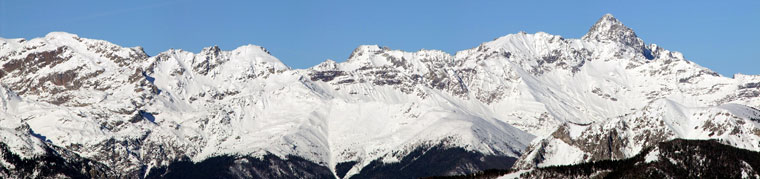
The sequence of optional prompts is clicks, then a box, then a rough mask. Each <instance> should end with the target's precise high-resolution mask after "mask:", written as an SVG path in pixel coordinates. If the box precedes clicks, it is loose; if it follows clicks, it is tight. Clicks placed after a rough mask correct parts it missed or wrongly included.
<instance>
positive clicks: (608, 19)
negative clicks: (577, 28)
mask: <svg viewBox="0 0 760 179" xmlns="http://www.w3.org/2000/svg"><path fill="white" fill-rule="evenodd" d="M583 40H588V41H614V42H620V43H622V44H624V45H627V46H633V47H642V46H644V41H642V40H641V39H639V37H637V36H636V33H635V32H633V30H632V29H631V28H628V27H626V26H625V25H623V23H621V22H620V21H618V20H617V19H616V18H615V17H613V16H612V14H605V15H604V16H602V18H600V19H599V21H597V22H596V24H594V26H591V29H589V30H588V33H586V35H584V36H583Z"/></svg>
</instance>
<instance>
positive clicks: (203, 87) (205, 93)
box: [0, 15, 760, 176]
mask: <svg viewBox="0 0 760 179" xmlns="http://www.w3.org/2000/svg"><path fill="white" fill-rule="evenodd" d="M610 18H611V19H610ZM613 19H614V17H612V16H611V15H610V16H605V17H603V18H602V19H601V20H600V21H599V22H597V24H596V25H595V27H599V28H592V31H591V32H589V34H587V35H586V36H584V38H582V39H565V38H563V37H561V36H557V35H551V34H548V33H544V32H539V33H536V34H527V33H523V32H521V33H517V34H510V35H506V36H504V37H500V38H497V39H495V40H494V41H490V42H486V43H483V44H481V45H479V46H477V47H475V48H472V49H467V50H463V51H459V52H457V53H456V54H454V55H451V54H447V53H445V52H442V51H438V50H421V51H417V52H405V51H400V50H392V49H389V48H386V47H380V46H377V45H364V46H359V47H358V48H357V49H356V50H354V52H353V53H352V55H351V57H350V58H349V59H347V60H346V61H345V62H335V61H332V60H327V61H325V62H323V63H321V64H319V65H316V66H314V67H311V68H308V69H290V68H289V67H287V66H286V65H284V64H283V63H282V62H280V61H279V60H278V59H277V58H275V57H274V56H272V55H270V54H269V52H267V51H266V49H264V48H262V47H259V46H255V45H247V46H242V47H239V48H237V49H234V50H230V51H224V50H221V49H219V48H218V47H208V48H205V49H203V50H202V51H201V52H198V53H193V52H187V51H183V50H175V49H172V50H168V51H166V52H162V53H160V54H158V55H157V56H153V57H148V56H147V55H145V54H144V52H142V49H141V48H140V47H133V48H125V47H120V46H118V45H115V44H111V43H109V42H106V41H102V40H94V39H87V38H80V37H78V36H77V35H73V34H68V33H64V32H53V33H50V34H48V35H47V36H45V37H43V38H36V39H31V40H24V39H0V57H3V58H1V59H0V66H11V65H12V64H13V63H15V62H17V61H21V60H23V59H26V58H27V57H29V56H30V55H33V54H36V53H41V52H49V51H55V50H56V49H62V50H61V51H62V52H61V53H58V54H57V57H60V58H62V59H65V60H60V61H56V63H53V64H55V65H45V66H41V67H39V68H33V67H29V68H28V69H31V70H28V71H23V70H19V69H15V71H8V68H5V69H4V70H5V71H3V72H4V73H2V74H3V75H4V76H0V78H1V79H2V80H3V81H2V85H3V87H2V88H1V89H2V91H3V92H4V93H2V94H3V96H2V97H3V98H2V103H0V104H1V105H2V106H0V107H2V110H3V111H2V113H0V132H2V133H3V135H2V136H3V141H2V142H4V143H7V144H9V145H10V146H11V149H12V150H13V151H23V152H21V153H23V155H22V156H27V157H28V156H33V155H36V154H39V152H41V151H39V149H40V148H39V146H40V144H41V143H40V142H42V141H41V140H38V139H36V138H34V137H32V136H31V135H30V134H28V132H25V131H21V132H19V130H16V128H19V127H22V126H26V125H28V127H29V128H30V129H31V130H33V131H34V132H35V133H38V134H40V135H42V136H45V138H46V139H48V140H50V143H51V144H53V145H58V146H62V147H69V148H72V150H74V151H75V152H77V153H79V154H80V155H83V156H85V157H95V158H103V157H108V156H110V155H105V154H103V153H102V152H101V151H102V150H99V149H104V148H109V147H108V146H104V144H105V143H106V142H107V141H109V140H116V141H134V140H143V142H142V143H141V144H140V145H142V146H141V147H135V146H130V145H124V146H122V145H121V144H119V143H117V144H115V145H119V146H117V147H119V148H117V150H123V152H116V153H117V154H116V155H119V156H122V155H123V156H128V157H125V158H126V159H125V160H126V161H128V162H131V164H135V163H148V164H149V165H151V166H156V165H165V164H168V163H167V162H168V161H165V160H158V159H156V158H155V157H157V156H179V155H187V156H189V157H190V158H191V159H192V160H194V161H200V160H203V159H206V158H209V157H212V156H218V155H227V154H233V155H236V154H237V155H254V156H261V155H264V154H267V153H271V154H274V155H277V156H280V157H287V156H288V155H295V156H300V157H303V158H305V159H307V160H310V161H313V162H315V163H318V164H321V165H326V166H328V167H330V168H333V167H334V166H335V165H336V164H337V163H340V162H346V161H357V162H358V164H357V165H356V166H354V168H352V169H351V170H349V172H348V174H347V176H351V175H353V174H356V173H357V172H358V171H359V170H360V169H361V167H363V166H365V165H367V164H369V162H371V161H373V160H382V161H384V162H394V161H398V160H399V159H400V158H401V157H403V156H405V155H406V154H408V153H409V152H410V151H412V150H414V149H415V148H417V147H430V146H433V145H438V144H441V145H444V146H447V147H462V148H465V149H467V150H470V151H477V152H480V153H483V154H490V155H501V156H512V157H520V155H521V154H523V153H526V155H530V156H535V155H536V153H535V151H524V150H525V148H526V147H528V145H530V144H531V142H533V145H537V144H538V143H540V142H542V141H543V142H546V144H548V145H545V147H547V148H548V149H551V151H549V152H550V153H552V155H547V156H546V158H547V160H546V161H545V162H544V163H541V164H539V165H540V166H544V165H555V164H567V163H576V162H582V161H584V159H583V155H584V154H586V152H585V151H583V150H581V149H579V148H577V147H576V146H573V145H570V144H568V143H566V142H563V141H561V140H559V139H556V138H553V137H552V136H551V135H552V133H553V132H555V130H556V129H557V128H558V127H560V126H568V128H569V130H568V132H569V135H570V137H571V138H572V139H581V138H584V137H585V136H589V135H593V134H594V133H602V132H604V131H605V130H608V129H610V128H615V127H618V126H619V125H629V126H630V125H642V126H647V127H643V128H639V129H633V128H631V129H629V130H626V131H625V132H627V133H629V134H630V138H627V139H626V140H630V141H632V143H635V142H636V141H635V140H634V139H633V137H634V136H635V135H634V134H636V133H637V132H640V131H642V130H658V131H665V132H664V133H663V134H665V135H668V136H669V138H690V139H707V138H720V139H724V140H725V142H726V143H728V144H731V145H734V146H738V147H742V148H747V149H751V150H760V146H758V145H760V143H759V142H758V141H760V132H755V131H760V130H758V128H759V127H760V126H758V125H760V123H758V121H757V119H760V114H758V111H757V110H756V109H754V108H758V107H760V98H758V97H757V94H760V89H758V87H755V86H752V85H751V84H757V83H760V77H758V76H757V75H741V74H737V75H735V76H734V77H733V78H728V77H724V76H721V75H719V74H717V73H715V72H712V71H710V70H709V69H706V68H704V67H701V66H699V65H697V64H695V63H693V62H690V61H688V60H686V59H684V57H683V55H682V54H680V53H678V52H671V51H668V50H665V49H663V48H661V47H659V46H657V45H654V44H650V45H644V44H643V41H641V40H640V39H638V37H636V36H635V34H633V31H630V29H628V28H627V27H625V26H622V24H621V23H619V21H617V20H616V19H614V21H612V20H613ZM619 27H624V28H619ZM594 29H597V30H594ZM621 29H622V31H621V32H617V30H621ZM626 29H627V30H626ZM611 30H615V32H606V31H611ZM599 31H605V32H599ZM629 31H630V32H629ZM610 34H612V35H619V36H621V37H625V38H616V37H613V36H610ZM639 42H641V43H639ZM14 60H16V61H14ZM58 62H59V63H58ZM9 64H11V65H9ZM24 65H27V66H34V65H33V64H24ZM38 65H39V64H38ZM67 71H74V72H76V74H77V75H75V76H76V77H77V78H76V79H77V80H79V81H78V82H81V85H79V86H76V87H74V86H71V85H69V83H71V84H74V82H69V83H66V84H64V85H59V84H57V83H58V81H55V80H48V79H50V78H46V77H50V76H55V75H58V74H63V73H64V72H67ZM46 80H47V81H46ZM30 82H35V83H30ZM36 82H39V83H36ZM27 84H39V85H36V86H34V85H32V86H24V85H27ZM67 85H69V86H67ZM34 89H39V90H34ZM65 97H68V98H69V99H68V100H60V99H62V98H65ZM61 101H63V102H61ZM642 117H647V118H646V120H640V119H642ZM130 119H147V120H136V121H135V120H130ZM708 121H710V122H712V123H713V124H714V125H715V126H719V128H720V129H723V130H722V131H723V132H718V133H712V132H715V130H710V131H708V129H707V127H704V126H706V125H707V124H705V123H707V122H708ZM659 124H662V126H660V125H659ZM695 126H697V127H698V128H697V129H695V128H694V127H695ZM700 126H702V127H700ZM734 128H738V132H739V133H731V131H732V130H733V129H734ZM661 129H662V130H661ZM753 132H755V133H753ZM711 133H712V134H711ZM534 139H536V140H534ZM156 145H166V146H168V147H167V149H166V150H167V152H166V153H161V154H156V153H153V152H152V151H148V150H140V148H149V147H154V146H156ZM72 146H81V147H75V148H74V147H72ZM642 147H643V144H636V145H630V146H628V148H626V149H625V154H626V155H630V156H632V155H635V154H636V153H637V152H638V151H640V150H641V148H642ZM126 151H129V152H126ZM131 164H130V165H123V164H118V163H109V165H119V166H120V167H124V168H123V169H125V170H130V169H135V168H136V167H137V166H136V165H131ZM122 165H123V166H122Z"/></svg>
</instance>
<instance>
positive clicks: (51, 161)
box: [0, 142, 120, 178]
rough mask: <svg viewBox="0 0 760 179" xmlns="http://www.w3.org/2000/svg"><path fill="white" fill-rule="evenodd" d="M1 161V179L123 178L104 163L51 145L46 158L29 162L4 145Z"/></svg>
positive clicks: (37, 157)
mask: <svg viewBox="0 0 760 179" xmlns="http://www.w3.org/2000/svg"><path fill="white" fill-rule="evenodd" d="M0 161H2V162H3V163H4V164H2V165H0V178H120V176H119V174H118V172H115V171H112V170H110V169H109V168H108V167H107V166H106V165H104V164H102V163H99V162H97V161H93V160H90V159H86V158H82V157H80V156H79V155H77V154H75V153H73V152H71V151H68V150H65V149H63V148H59V147H54V146H48V145H45V154H44V155H41V156H36V157H33V158H26V159H25V158H22V157H20V156H19V155H17V154H15V153H13V152H11V150H10V149H9V148H8V145H7V144H5V143H3V142H0ZM11 167H12V168H11Z"/></svg>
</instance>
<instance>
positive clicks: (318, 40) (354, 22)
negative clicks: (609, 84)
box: [0, 0, 760, 76]
mask: <svg viewBox="0 0 760 179" xmlns="http://www.w3.org/2000/svg"><path fill="white" fill-rule="evenodd" d="M605 13H612V14H613V15H615V17H617V18H618V19H619V20H621V21H622V22H623V23H624V24H626V25H627V26H629V27H631V28H633V29H634V30H635V31H636V33H637V34H638V35H639V36H640V37H641V38H642V39H644V41H646V42H647V43H656V44H659V45H661V46H662V47H664V48H666V49H669V50H675V51H680V52H683V53H684V55H685V56H686V58H688V59H689V60H692V61H695V62H697V63H699V64H701V65H702V66H705V67H708V68H711V69H713V70H715V71H717V72H719V73H721V74H723V75H726V76H731V75H732V74H734V73H744V74H760V44H759V43H760V1H754V0H753V1H666V2H663V1H647V0H636V1H626V2H623V1H614V3H613V2H607V1H583V2H580V1H498V2H494V1H440V0H439V1H388V0H386V1H329V2H316V1H287V0H283V1H262V2H248V1H246V2H237V1H110V0H106V1H84V0H82V1H74V2H71V1H30V0H0V37H4V38H27V39H29V38H34V37H41V36H44V35H45V34H47V33H48V32H51V31H66V32H70V33H75V34H78V35H79V36H81V37H86V38H94V39H104V40H108V41H111V42H113V43H116V44H119V45H122V46H143V47H144V48H145V50H146V52H147V53H148V54H149V55H156V54H158V53H159V52H162V51H165V50H168V49H170V48H179V49H185V50H188V51H193V52H198V51H200V49H202V48H203V47H207V46H213V45H219V47H221V48H222V49H224V50H231V49H234V48H236V47H238V46H240V45H245V44H255V45H260V46H263V47H265V48H267V49H269V50H270V52H272V54H273V55H274V56H276V57H278V58H279V59H280V60H282V61H283V62H284V63H285V64H287V65H289V66H291V67H293V68H307V67H310V66H313V65H316V64H318V63H320V62H322V61H324V60H325V59H328V58H330V59H333V60H336V61H345V59H346V58H347V57H348V56H349V55H350V53H351V51H352V50H353V49H354V48H356V46H358V45H362V44H378V45H381V46H388V47H390V48H392V49H402V50H407V51H416V50H419V49H423V48H424V49H440V50H444V51H447V52H449V53H453V52H456V51H458V50H463V49H468V48H472V47H475V46H477V45H478V44H480V43H482V42H486V41H490V40H492V39H494V38H497V37H500V36H504V35H507V34H511V33H517V32H519V31H525V32H528V33H534V32H538V31H543V32H547V33H550V34H556V35H561V36H563V37H566V38H579V37H581V36H583V34H585V33H586V31H587V30H588V29H589V27H590V26H591V25H592V24H593V23H594V22H596V20H597V19H598V18H599V17H601V16H602V15H603V14H605Z"/></svg>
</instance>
